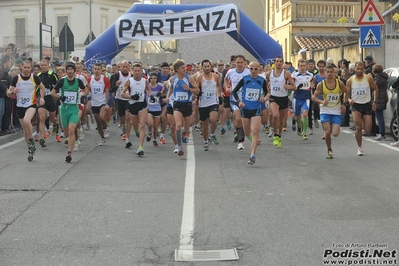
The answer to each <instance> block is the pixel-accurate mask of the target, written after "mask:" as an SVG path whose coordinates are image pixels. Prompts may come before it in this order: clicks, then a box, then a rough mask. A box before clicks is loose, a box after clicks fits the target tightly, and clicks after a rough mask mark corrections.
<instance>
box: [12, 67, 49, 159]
mask: <svg viewBox="0 0 399 266" xmlns="http://www.w3.org/2000/svg"><path fill="white" fill-rule="evenodd" d="M31 68H32V62H31V61H29V60H25V61H24V63H23V65H22V73H21V74H19V75H18V76H15V77H14V78H13V79H12V80H11V85H10V87H9V88H8V90H7V97H9V98H11V97H12V96H13V95H14V94H16V95H17V117H18V118H19V122H20V123H21V126H22V129H23V132H24V138H25V141H26V144H27V145H28V161H29V162H31V161H32V160H33V155H34V154H35V152H36V147H35V141H34V140H33V138H32V123H31V121H32V118H33V116H34V115H35V113H36V106H37V104H38V103H37V96H36V87H37V86H39V89H40V102H39V105H43V104H44V103H45V102H44V94H45V88H44V85H43V84H42V83H41V81H40V79H39V78H38V77H37V76H35V75H33V74H32V73H31Z"/></svg>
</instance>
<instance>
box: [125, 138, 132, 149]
mask: <svg viewBox="0 0 399 266" xmlns="http://www.w3.org/2000/svg"><path fill="white" fill-rule="evenodd" d="M130 147H132V143H131V142H130V141H129V140H126V145H125V148H126V149H129V148H130Z"/></svg>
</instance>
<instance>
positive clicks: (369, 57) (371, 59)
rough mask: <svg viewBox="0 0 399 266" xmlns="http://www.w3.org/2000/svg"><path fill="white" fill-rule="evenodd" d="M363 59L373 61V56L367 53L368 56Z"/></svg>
mask: <svg viewBox="0 0 399 266" xmlns="http://www.w3.org/2000/svg"><path fill="white" fill-rule="evenodd" d="M364 61H369V62H371V61H374V58H373V57H372V56H371V55H368V56H366V57H365V58H364Z"/></svg>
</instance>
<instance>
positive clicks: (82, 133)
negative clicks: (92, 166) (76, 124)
mask: <svg viewBox="0 0 399 266" xmlns="http://www.w3.org/2000/svg"><path fill="white" fill-rule="evenodd" d="M84 137H85V132H84V130H83V127H80V128H78V139H79V140H80V141H82V140H83V139H84Z"/></svg>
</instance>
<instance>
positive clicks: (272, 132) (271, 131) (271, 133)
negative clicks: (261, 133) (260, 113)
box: [267, 128, 274, 138]
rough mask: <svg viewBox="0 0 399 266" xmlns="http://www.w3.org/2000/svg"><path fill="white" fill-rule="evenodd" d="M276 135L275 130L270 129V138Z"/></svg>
mask: <svg viewBox="0 0 399 266" xmlns="http://www.w3.org/2000/svg"><path fill="white" fill-rule="evenodd" d="M273 135H274V130H273V128H271V129H270V132H269V135H267V136H268V137H269V138H271V137H273Z"/></svg>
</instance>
